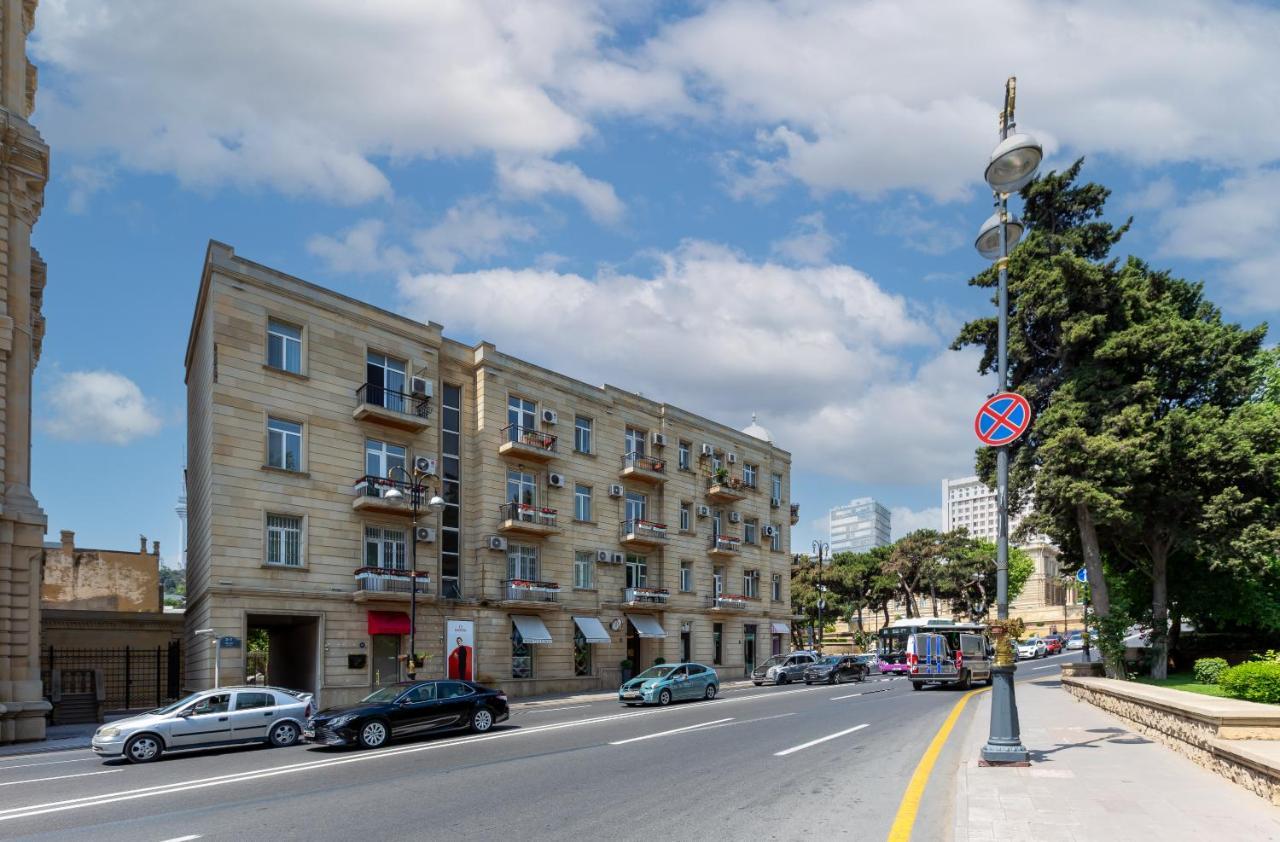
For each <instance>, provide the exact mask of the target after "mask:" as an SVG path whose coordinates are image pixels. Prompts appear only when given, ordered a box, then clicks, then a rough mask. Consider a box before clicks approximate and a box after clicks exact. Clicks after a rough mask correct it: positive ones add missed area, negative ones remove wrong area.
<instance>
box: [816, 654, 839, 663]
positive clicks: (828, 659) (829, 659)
mask: <svg viewBox="0 0 1280 842" xmlns="http://www.w3.org/2000/svg"><path fill="white" fill-rule="evenodd" d="M842 657H844V656H843V655H828V656H826V657H825V658H823V659H822V660H821V661H819V662H818V663H820V664H838V663H840V659H841V658H842Z"/></svg>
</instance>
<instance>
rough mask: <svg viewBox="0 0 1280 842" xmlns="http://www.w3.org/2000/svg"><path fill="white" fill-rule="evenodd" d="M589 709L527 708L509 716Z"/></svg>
mask: <svg viewBox="0 0 1280 842" xmlns="http://www.w3.org/2000/svg"><path fill="white" fill-rule="evenodd" d="M589 707H591V705H569V707H567V708H529V709H528V710H518V711H516V712H515V713H513V714H511V715H512V716H519V715H520V714H522V713H551V712H552V711H557V710H577V709H578V708H589Z"/></svg>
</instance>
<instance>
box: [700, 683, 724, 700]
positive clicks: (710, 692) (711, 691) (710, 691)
mask: <svg viewBox="0 0 1280 842" xmlns="http://www.w3.org/2000/svg"><path fill="white" fill-rule="evenodd" d="M719 690H720V688H718V687H716V686H715V685H714V684H708V685H707V692H705V693H703V694H702V698H704V699H706V700H707V701H708V702H709V701H711V700H712V699H714V698H715V697H716V693H717V692H719Z"/></svg>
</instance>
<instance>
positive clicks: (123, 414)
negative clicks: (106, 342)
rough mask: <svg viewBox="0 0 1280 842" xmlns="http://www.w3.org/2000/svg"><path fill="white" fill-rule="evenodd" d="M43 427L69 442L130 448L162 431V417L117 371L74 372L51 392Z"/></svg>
mask: <svg viewBox="0 0 1280 842" xmlns="http://www.w3.org/2000/svg"><path fill="white" fill-rule="evenodd" d="M48 405H49V408H50V410H51V414H50V415H49V416H48V417H47V418H46V419H44V422H43V424H42V426H43V427H44V429H45V430H46V431H47V432H48V433H49V434H50V435H52V436H54V437H55V438H60V439H65V440H68V441H91V442H105V443H107V444H128V443H130V442H131V441H134V440H135V439H139V438H143V437H145V436H149V435H152V434H153V433H156V432H158V431H159V430H160V427H161V426H162V422H161V420H160V416H159V415H158V414H157V413H156V411H155V410H154V408H153V407H152V404H151V401H149V400H148V399H147V398H146V397H145V396H144V395H143V394H142V390H141V389H139V388H138V385H137V384H136V383H134V382H133V381H132V380H130V379H129V378H128V377H125V376H124V375H123V374H117V373H116V372H114V371H71V372H67V373H66V374H63V375H62V376H61V377H60V378H58V381H57V384H56V385H55V386H54V387H53V389H51V390H50V393H49V396H48Z"/></svg>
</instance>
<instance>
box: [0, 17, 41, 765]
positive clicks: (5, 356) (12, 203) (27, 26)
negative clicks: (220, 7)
mask: <svg viewBox="0 0 1280 842" xmlns="http://www.w3.org/2000/svg"><path fill="white" fill-rule="evenodd" d="M35 10H36V2H35V0H0V120H2V121H3V126H2V127H0V131H2V132H3V138H2V139H0V144H2V146H0V148H2V149H3V154H2V155H0V384H2V386H3V391H2V394H3V403H2V404H0V475H2V476H3V495H4V496H3V505H0V744H3V743H10V742H15V741H21V740H39V739H43V738H44V723H45V720H44V715H45V712H46V711H48V710H49V705H48V703H47V702H45V701H44V698H43V694H42V692H41V685H40V558H41V552H42V545H43V543H44V531H45V516H44V512H43V511H42V510H41V509H40V506H39V504H38V503H37V502H36V500H35V498H34V497H33V496H32V494H31V374H32V372H33V371H34V370H35V366H36V361H37V360H38V359H39V357H40V343H41V339H42V338H43V336H44V317H43V316H42V315H41V314H40V307H41V299H42V298H43V295H44V283H45V265H44V262H43V261H42V260H41V259H40V255H39V254H38V253H37V252H36V251H35V249H33V248H32V247H31V229H32V227H33V226H34V225H35V223H36V219H37V218H38V217H39V216H40V208H41V205H42V204H43V202H44V185H45V183H46V182H47V180H48V177H49V148H48V147H47V146H46V145H45V143H44V141H43V140H42V139H41V138H40V133H39V132H37V131H36V129H35V127H34V126H32V125H31V124H30V123H29V122H27V118H28V117H30V115H31V112H32V110H33V109H34V108H35V92H36V69H35V66H34V65H32V64H31V62H29V61H27V56H26V39H27V34H28V33H30V32H31V29H32V28H33V27H34V26H35Z"/></svg>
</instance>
